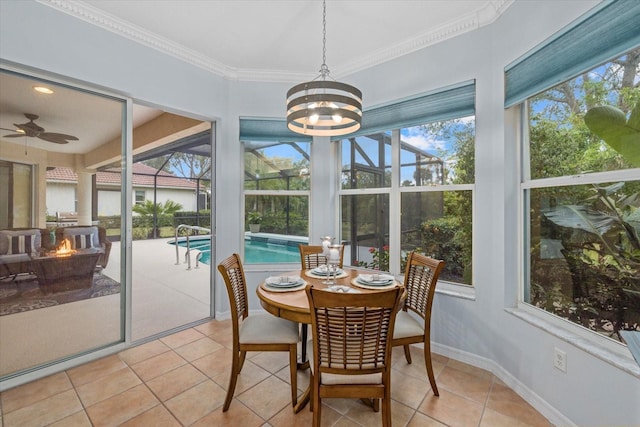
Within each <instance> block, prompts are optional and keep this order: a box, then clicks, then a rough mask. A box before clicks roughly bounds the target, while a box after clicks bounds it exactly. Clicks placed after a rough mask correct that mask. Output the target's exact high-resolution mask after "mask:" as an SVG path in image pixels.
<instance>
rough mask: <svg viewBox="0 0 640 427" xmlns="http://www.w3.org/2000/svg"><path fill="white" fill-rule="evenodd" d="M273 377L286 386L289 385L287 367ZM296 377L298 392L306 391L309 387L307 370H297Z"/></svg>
mask: <svg viewBox="0 0 640 427" xmlns="http://www.w3.org/2000/svg"><path fill="white" fill-rule="evenodd" d="M275 375H276V377H278V378H280V379H281V380H282V381H284V382H286V383H287V384H291V381H290V374H289V366H285V367H284V368H282V369H280V370H279V371H278V372H276V374H275ZM296 377H297V378H298V383H297V384H298V390H300V391H304V390H306V389H307V387H309V380H310V379H311V377H310V375H309V369H298V371H297V375H296Z"/></svg>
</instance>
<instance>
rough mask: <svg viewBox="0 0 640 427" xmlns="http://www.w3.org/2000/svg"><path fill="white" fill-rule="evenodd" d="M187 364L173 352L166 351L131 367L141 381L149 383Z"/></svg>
mask: <svg viewBox="0 0 640 427" xmlns="http://www.w3.org/2000/svg"><path fill="white" fill-rule="evenodd" d="M185 363H187V361H186V360H184V359H183V358H182V357H180V355H178V354H177V353H176V352H174V351H167V352H165V353H162V354H159V355H157V356H154V357H151V358H149V359H146V360H143V361H142V362H139V363H136V364H135V365H132V366H131V369H133V370H134V371H135V373H136V374H138V376H140V378H142V381H149V380H151V379H153V378H155V377H158V376H160V375H162V374H164V373H166V372H169V371H172V370H173V369H175V368H177V367H179V366H182V365H184V364H185Z"/></svg>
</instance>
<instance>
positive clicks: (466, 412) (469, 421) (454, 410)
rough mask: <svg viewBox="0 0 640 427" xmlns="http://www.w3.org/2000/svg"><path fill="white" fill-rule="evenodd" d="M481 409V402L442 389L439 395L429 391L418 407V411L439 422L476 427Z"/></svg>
mask: <svg viewBox="0 0 640 427" xmlns="http://www.w3.org/2000/svg"><path fill="white" fill-rule="evenodd" d="M482 410H483V405H482V404H480V403H478V402H474V401H472V400H469V399H466V398H464V397H461V396H458V395H457V394H454V393H450V392H448V391H447V390H442V389H441V390H440V397H438V396H434V395H433V394H432V393H431V392H429V394H428V395H427V397H426V398H425V399H424V401H423V402H422V404H421V405H420V407H419V408H418V411H420V412H422V413H423V414H425V415H428V416H429V417H431V418H433V419H435V420H437V421H440V422H441V423H444V424H447V425H451V426H460V427H467V426H469V427H476V426H477V425H478V423H479V422H480V418H481V417H482Z"/></svg>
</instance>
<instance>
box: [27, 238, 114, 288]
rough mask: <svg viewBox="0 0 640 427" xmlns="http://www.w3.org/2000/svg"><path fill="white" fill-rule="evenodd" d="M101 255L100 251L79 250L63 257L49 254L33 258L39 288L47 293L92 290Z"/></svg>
mask: <svg viewBox="0 0 640 427" xmlns="http://www.w3.org/2000/svg"><path fill="white" fill-rule="evenodd" d="M101 253H102V251H101V250H99V249H77V250H75V251H73V252H71V253H67V254H63V255H60V254H56V253H48V254H46V255H45V256H39V257H33V258H31V263H32V268H33V270H34V273H35V274H36V277H37V278H38V286H40V289H42V290H43V291H44V292H47V293H49V292H60V291H67V290H71V289H80V288H90V287H91V285H92V284H93V273H94V271H95V268H96V263H97V262H98V258H99V257H100V254H101Z"/></svg>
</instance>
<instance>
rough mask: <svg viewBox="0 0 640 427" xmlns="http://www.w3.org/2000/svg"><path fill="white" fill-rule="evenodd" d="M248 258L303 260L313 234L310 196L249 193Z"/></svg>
mask: <svg viewBox="0 0 640 427" xmlns="http://www.w3.org/2000/svg"><path fill="white" fill-rule="evenodd" d="M245 209H246V211H245V227H246V228H245V230H246V232H245V254H244V262H245V263H246V264H252V263H280V262H298V263H299V262H300V253H299V251H298V245H299V244H300V243H307V241H308V237H307V236H308V235H309V198H308V197H307V196H267V195H264V196H245Z"/></svg>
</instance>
